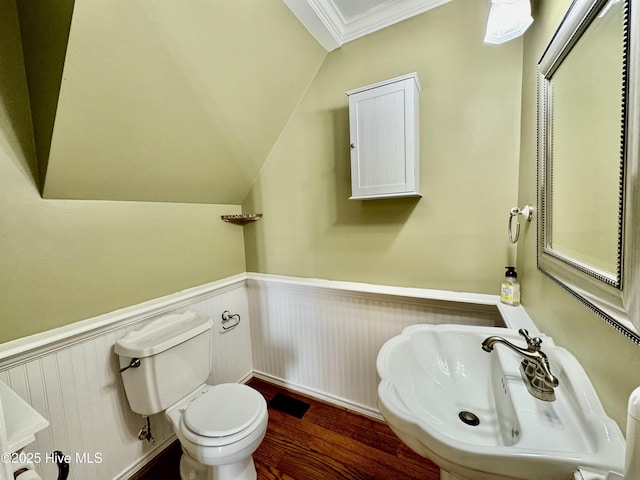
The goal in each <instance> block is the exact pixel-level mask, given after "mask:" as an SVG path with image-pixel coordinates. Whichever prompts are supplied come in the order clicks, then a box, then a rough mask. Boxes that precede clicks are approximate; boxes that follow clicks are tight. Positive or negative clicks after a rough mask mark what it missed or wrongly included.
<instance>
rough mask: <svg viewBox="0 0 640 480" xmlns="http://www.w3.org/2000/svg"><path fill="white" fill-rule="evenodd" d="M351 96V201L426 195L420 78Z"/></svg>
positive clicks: (390, 82)
mask: <svg viewBox="0 0 640 480" xmlns="http://www.w3.org/2000/svg"><path fill="white" fill-rule="evenodd" d="M347 95H348V96H349V131H350V140H351V193H352V196H351V197H350V198H351V199H355V200H367V199H375V198H394V197H419V196H421V195H420V128H419V123H420V120H419V96H420V82H419V80H418V74H417V73H410V74H407V75H403V76H401V77H396V78H392V79H390V80H386V81H384V82H379V83H376V84H373V85H368V86H366V87H361V88H358V89H355V90H350V91H348V92H347Z"/></svg>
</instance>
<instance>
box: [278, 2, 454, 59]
mask: <svg viewBox="0 0 640 480" xmlns="http://www.w3.org/2000/svg"><path fill="white" fill-rule="evenodd" d="M337 1H345V0H283V2H284V3H285V4H286V5H287V6H288V7H289V9H290V10H291V11H292V12H293V14H294V15H295V16H296V17H297V18H298V20H300V22H301V23H302V24H303V25H304V26H305V27H306V29H307V30H308V31H309V33H311V35H313V37H314V38H315V39H316V40H317V41H318V43H320V45H322V47H323V48H324V49H325V50H327V51H328V52H330V51H332V50H335V49H336V48H339V47H341V46H342V45H344V44H345V43H348V42H351V41H353V40H356V39H357V38H360V37H364V36H365V35H369V34H370V33H373V32H376V31H378V30H381V29H383V28H386V27H388V26H389V25H393V24H394V23H398V22H401V21H403V20H406V19H408V18H411V17H413V16H415V15H419V14H421V13H424V12H426V11H428V10H431V9H433V8H436V7H438V6H440V5H443V4H445V3H448V2H450V1H451V0H390V1H387V2H384V3H382V4H380V5H378V6H376V7H373V8H370V9H369V10H365V11H363V12H362V13H361V14H359V15H356V16H353V17H351V18H345V17H344V16H343V15H342V14H341V12H340V10H339V8H338V7H337V6H336V3H335V2H337Z"/></svg>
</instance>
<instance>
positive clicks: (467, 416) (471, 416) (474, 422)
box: [458, 410, 480, 427]
mask: <svg viewBox="0 0 640 480" xmlns="http://www.w3.org/2000/svg"><path fill="white" fill-rule="evenodd" d="M458 417H459V418H460V420H462V422H463V423H466V424H467V425H471V426H472V427H476V426H478V425H480V419H479V418H478V416H477V415H476V414H475V413H471V412H467V411H466V410H463V411H462V412H460V413H459V414H458Z"/></svg>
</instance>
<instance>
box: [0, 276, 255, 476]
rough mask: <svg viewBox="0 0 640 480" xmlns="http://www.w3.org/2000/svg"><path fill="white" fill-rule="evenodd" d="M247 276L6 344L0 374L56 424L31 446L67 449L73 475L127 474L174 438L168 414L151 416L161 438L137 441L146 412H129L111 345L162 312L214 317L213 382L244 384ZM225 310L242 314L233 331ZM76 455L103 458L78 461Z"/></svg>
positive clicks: (43, 467) (45, 470)
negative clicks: (226, 328)
mask: <svg viewBox="0 0 640 480" xmlns="http://www.w3.org/2000/svg"><path fill="white" fill-rule="evenodd" d="M245 278H246V276H245V275H244V274H242V275H239V276H236V277H232V278H229V279H226V280H223V281H220V282H213V283H211V284H208V285H203V286H201V287H198V288H195V289H190V290H186V291H184V292H180V293H177V294H174V295H169V296H167V297H163V298H160V299H157V300H154V301H151V302H145V303H144V304H141V305H138V306H136V307H131V308H127V309H124V310H119V311H116V312H113V313H111V314H107V315H102V316H100V317H96V318H94V319H89V320H86V321H83V322H78V323H76V324H72V325H70V326H67V327H63V328H61V329H56V330H53V331H50V332H45V333H43V334H38V335H34V336H33V337H28V338H25V339H21V340H19V341H16V342H9V343H7V344H4V345H2V346H1V347H0V380H2V381H4V382H5V383H6V384H7V385H9V386H10V387H11V388H12V389H13V390H15V391H16V392H17V393H18V394H19V395H20V396H22V398H24V399H25V400H26V401H27V402H28V403H30V404H31V405H32V406H33V407H34V408H35V409H36V410H38V411H39V412H40V413H41V414H42V415H43V416H44V417H46V418H47V419H48V420H49V422H50V426H49V427H48V428H47V429H45V430H43V431H42V432H40V433H39V434H38V435H37V438H36V443H35V444H32V445H30V446H29V447H28V448H27V451H29V452H39V453H40V454H41V455H42V456H44V455H45V454H46V453H47V452H53V451H54V450H61V451H63V452H64V453H65V454H68V455H71V457H72V463H71V470H70V478H71V479H75V480H83V479H95V480H103V479H104V480H111V479H126V478H128V477H129V476H130V475H131V474H133V473H134V472H135V471H136V470H138V469H139V468H140V467H141V466H142V465H144V464H145V463H146V462H148V461H149V460H150V459H151V458H152V457H153V455H155V454H156V453H157V452H158V451H160V450H161V449H162V448H163V447H164V446H166V445H167V444H169V443H170V442H171V441H173V440H174V439H175V435H174V434H173V433H172V430H171V426H170V425H169V423H168V422H167V421H166V420H165V418H164V415H163V414H158V415H154V416H153V417H151V426H152V433H153V436H154V437H155V440H156V442H155V444H154V445H150V444H148V443H147V442H146V441H140V440H138V439H137V433H138V431H139V430H140V428H141V427H142V426H143V424H144V420H143V417H141V416H139V415H137V414H135V413H133V412H131V411H130V410H129V406H128V404H127V400H126V397H125V393H124V390H123V387H122V382H121V379H120V374H119V373H118V362H117V358H116V355H115V354H114V353H113V345H114V344H115V342H116V341H117V340H118V339H119V338H121V337H123V336H124V335H125V334H126V333H127V332H129V331H131V330H135V329H137V328H140V327H141V326H142V325H144V324H145V323H147V322H149V321H150V320H153V319H154V318H156V317H158V316H159V315H163V314H166V313H169V312H172V311H181V310H184V309H187V308H188V309H192V310H197V311H200V312H202V313H205V314H207V315H209V316H211V318H213V319H214V325H215V327H214V333H213V335H212V336H211V341H212V342H213V352H214V354H213V358H212V362H213V370H212V375H211V377H210V378H209V381H210V382H215V383H220V382H238V381H244V380H246V379H247V378H248V377H250V375H251V372H252V363H251V362H252V360H251V338H250V328H249V323H250V322H249V318H248V302H247V292H246V286H245ZM224 310H229V311H231V312H232V313H239V314H240V316H241V322H240V324H239V325H238V327H236V328H235V329H234V330H233V331H230V332H227V333H225V334H224V335H221V334H220V333H219V330H220V325H221V315H222V312H223V311H224ZM76 454H78V455H80V459H79V460H82V455H83V454H88V456H86V457H85V459H86V458H91V459H96V458H97V457H94V455H95V454H100V457H101V459H102V461H101V463H87V462H84V463H83V462H76ZM36 470H37V471H38V472H39V473H40V474H41V475H42V476H43V478H45V479H55V478H57V475H58V471H57V466H56V465H55V464H54V463H46V462H44V461H42V462H41V463H40V464H38V465H37V466H36Z"/></svg>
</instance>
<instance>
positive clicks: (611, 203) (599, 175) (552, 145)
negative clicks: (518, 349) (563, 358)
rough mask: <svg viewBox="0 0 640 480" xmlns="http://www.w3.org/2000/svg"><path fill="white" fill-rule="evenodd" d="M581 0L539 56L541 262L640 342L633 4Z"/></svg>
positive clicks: (633, 0)
mask: <svg viewBox="0 0 640 480" xmlns="http://www.w3.org/2000/svg"><path fill="white" fill-rule="evenodd" d="M633 7H640V0H575V1H574V2H573V3H572V4H571V6H570V8H569V11H568V12H567V14H566V15H565V17H564V19H563V20H562V23H561V24H560V26H559V27H558V30H557V31H556V33H555V34H554V36H553V38H552V39H551V42H550V43H549V45H548V46H547V49H546V50H545V52H544V54H543V56H542V58H541V59H540V62H539V63H538V225H537V227H538V239H537V241H538V246H537V248H538V253H537V257H538V268H539V269H540V270H542V271H543V272H544V273H545V274H547V275H548V276H549V277H550V278H552V279H553V280H554V281H556V282H557V283H558V284H560V285H561V286H563V287H564V288H565V289H566V290H567V291H569V292H570V293H571V294H572V295H574V296H575V297H576V298H577V299H578V300H580V301H581V302H583V303H584V304H585V305H587V306H588V307H590V308H591V309H592V310H593V311H594V312H596V313H597V314H599V315H600V316H601V317H603V318H604V319H605V320H606V321H607V322H609V323H610V324H611V325H613V326H614V327H615V328H616V329H618V330H619V331H620V332H621V333H623V334H625V335H626V336H627V337H629V338H630V339H631V340H633V341H634V342H636V343H637V344H639V345H640V278H639V277H640V274H639V272H638V270H639V269H640V260H639V256H640V254H639V252H638V250H639V248H640V242H639V241H638V236H639V235H638V231H639V230H640V215H639V213H638V212H639V211H640V205H639V203H638V202H639V198H638V197H639V191H640V186H639V182H640V179H639V175H638V168H639V163H640V161H639V159H638V153H639V148H638V142H639V139H640V132H639V131H638V129H639V128H640V124H639V122H638V119H637V117H638V114H639V113H640V105H639V103H638V102H639V99H638V96H639V89H638V81H639V80H640V77H639V76H638V67H639V64H638V62H639V60H638V54H637V52H638V41H639V39H640V37H639V36H638V34H637V33H636V30H637V28H640V24H639V23H638V20H637V18H640V17H638V14H637V13H636V12H635V8H633Z"/></svg>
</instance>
